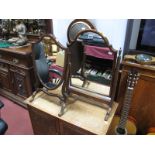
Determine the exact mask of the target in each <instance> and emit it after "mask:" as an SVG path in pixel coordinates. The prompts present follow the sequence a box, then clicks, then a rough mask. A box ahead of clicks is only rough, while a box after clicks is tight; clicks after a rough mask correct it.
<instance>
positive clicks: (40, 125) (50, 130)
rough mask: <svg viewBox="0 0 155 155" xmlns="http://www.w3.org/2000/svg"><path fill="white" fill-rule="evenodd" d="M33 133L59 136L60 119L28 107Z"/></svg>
mask: <svg viewBox="0 0 155 155" xmlns="http://www.w3.org/2000/svg"><path fill="white" fill-rule="evenodd" d="M28 110H29V114H30V118H31V123H32V127H33V132H34V134H36V135H57V134H59V127H58V122H59V121H58V119H57V118H55V117H53V116H51V115H49V114H47V113H45V112H43V111H41V110H38V109H36V108H34V107H31V106H29V105H28Z"/></svg>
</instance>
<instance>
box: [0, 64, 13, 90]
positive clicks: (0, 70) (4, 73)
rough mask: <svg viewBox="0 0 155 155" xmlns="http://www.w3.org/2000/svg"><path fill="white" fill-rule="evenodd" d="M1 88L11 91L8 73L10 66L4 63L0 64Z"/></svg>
mask: <svg viewBox="0 0 155 155" xmlns="http://www.w3.org/2000/svg"><path fill="white" fill-rule="evenodd" d="M0 87H1V88H3V89H5V90H8V91H11V88H10V74H9V72H8V66H7V65H6V64H4V63H0Z"/></svg>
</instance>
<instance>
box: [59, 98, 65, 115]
mask: <svg viewBox="0 0 155 155" xmlns="http://www.w3.org/2000/svg"><path fill="white" fill-rule="evenodd" d="M60 104H61V109H60V112H59V114H58V116H59V117H61V116H62V115H63V114H64V113H65V108H66V104H65V103H64V102H63V101H61V103H60Z"/></svg>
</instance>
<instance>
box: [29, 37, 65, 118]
mask: <svg viewBox="0 0 155 155" xmlns="http://www.w3.org/2000/svg"><path fill="white" fill-rule="evenodd" d="M66 50H67V48H65V47H64V46H63V45H62V44H61V43H60V42H58V41H57V39H56V38H55V37H54V35H44V36H42V37H41V38H40V40H38V41H37V42H36V43H33V44H32V57H33V64H34V71H35V77H36V83H35V90H36V91H35V92H34V93H33V95H32V100H31V101H33V99H34V97H35V95H36V94H37V93H38V92H39V91H43V92H44V93H46V94H47V95H50V96H53V97H57V98H59V99H60V105H61V110H60V113H59V116H61V115H63V113H64V107H65V103H64V97H63V94H57V93H56V91H54V90H56V89H57V88H58V87H60V86H61V85H62V83H63V81H64V76H65V74H64V73H65V62H66V61H65V59H66Z"/></svg>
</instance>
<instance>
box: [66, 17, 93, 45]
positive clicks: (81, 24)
mask: <svg viewBox="0 0 155 155" xmlns="http://www.w3.org/2000/svg"><path fill="white" fill-rule="evenodd" d="M88 29H94V30H95V29H96V28H95V26H94V25H93V24H92V23H91V22H90V21H89V20H87V19H75V20H73V21H72V22H71V23H70V24H69V26H68V29H67V38H68V42H69V43H71V42H72V41H74V39H75V37H76V35H77V34H78V33H79V32H80V31H83V30H88Z"/></svg>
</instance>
